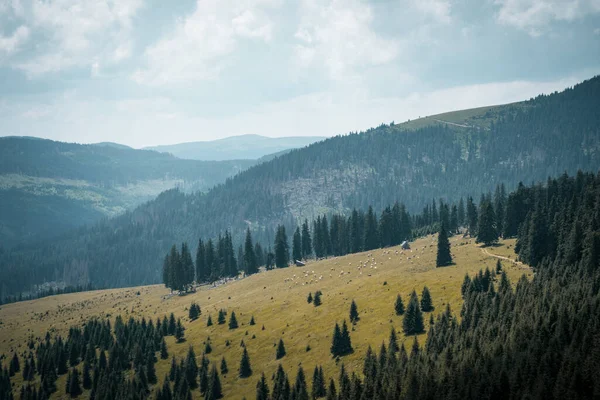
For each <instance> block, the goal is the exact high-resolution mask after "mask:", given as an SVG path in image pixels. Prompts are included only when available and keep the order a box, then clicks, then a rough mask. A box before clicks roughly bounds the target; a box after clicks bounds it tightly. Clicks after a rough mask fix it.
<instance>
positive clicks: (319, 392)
mask: <svg viewBox="0 0 600 400" xmlns="http://www.w3.org/2000/svg"><path fill="white" fill-rule="evenodd" d="M311 394H312V398H313V399H318V398H321V397H325V396H326V395H327V389H326V388H325V376H324V375H323V368H322V367H316V366H315V370H314V372H313V380H312V393H311Z"/></svg>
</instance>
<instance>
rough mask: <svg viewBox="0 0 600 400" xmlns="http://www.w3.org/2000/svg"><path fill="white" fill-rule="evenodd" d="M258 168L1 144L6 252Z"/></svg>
mask: <svg viewBox="0 0 600 400" xmlns="http://www.w3.org/2000/svg"><path fill="white" fill-rule="evenodd" d="M256 162H257V161H254V160H234V161H196V160H181V159H179V158H176V157H174V156H172V155H169V154H163V153H158V152H155V151H149V150H134V149H132V148H130V147H127V146H124V145H120V144H116V143H98V144H93V145H81V144H73V143H63V142H55V141H52V140H46V139H39V138H30V137H4V138H0V203H1V204H2V206H1V207H0V247H11V246H14V245H18V244H24V243H27V242H31V241H39V240H43V239H48V238H51V237H54V236H57V235H60V234H62V233H64V232H66V231H68V230H70V229H73V228H75V227H78V226H81V225H84V224H91V223H94V222H96V221H98V220H100V219H102V218H106V217H114V216H116V215H119V214H122V213H123V212H125V211H126V210H128V209H132V208H134V207H135V206H137V205H139V204H141V203H143V202H144V201H148V200H152V199H154V198H155V197H156V196H157V195H158V194H159V193H161V192H162V191H165V190H168V189H171V188H175V187H177V188H179V189H181V190H183V191H184V192H194V191H206V190H208V189H210V188H211V187H213V186H214V185H216V184H218V183H222V182H224V181H225V179H226V178H228V177H231V176H233V175H235V174H237V173H238V172H240V171H242V170H244V169H246V168H248V167H250V166H252V165H254V164H256Z"/></svg>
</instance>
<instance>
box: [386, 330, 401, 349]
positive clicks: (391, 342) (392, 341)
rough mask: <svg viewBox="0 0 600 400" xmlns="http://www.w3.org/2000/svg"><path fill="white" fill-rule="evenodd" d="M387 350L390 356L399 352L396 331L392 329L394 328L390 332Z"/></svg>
mask: <svg viewBox="0 0 600 400" xmlns="http://www.w3.org/2000/svg"><path fill="white" fill-rule="evenodd" d="M388 349H389V353H390V354H394V353H396V352H397V351H398V350H399V348H398V337H397V336H396V330H395V329H394V327H392V329H391V330H390V339H389V347H388Z"/></svg>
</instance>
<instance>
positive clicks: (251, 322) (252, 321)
mask: <svg viewBox="0 0 600 400" xmlns="http://www.w3.org/2000/svg"><path fill="white" fill-rule="evenodd" d="M249 324H250V326H253V325H256V321H254V315H253V316H252V317H250V322H249Z"/></svg>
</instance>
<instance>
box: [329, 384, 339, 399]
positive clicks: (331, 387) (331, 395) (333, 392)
mask: <svg viewBox="0 0 600 400" xmlns="http://www.w3.org/2000/svg"><path fill="white" fill-rule="evenodd" d="M337 398H338V397H337V390H336V389H335V382H334V381H333V379H329V387H328V388H327V400H337Z"/></svg>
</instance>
